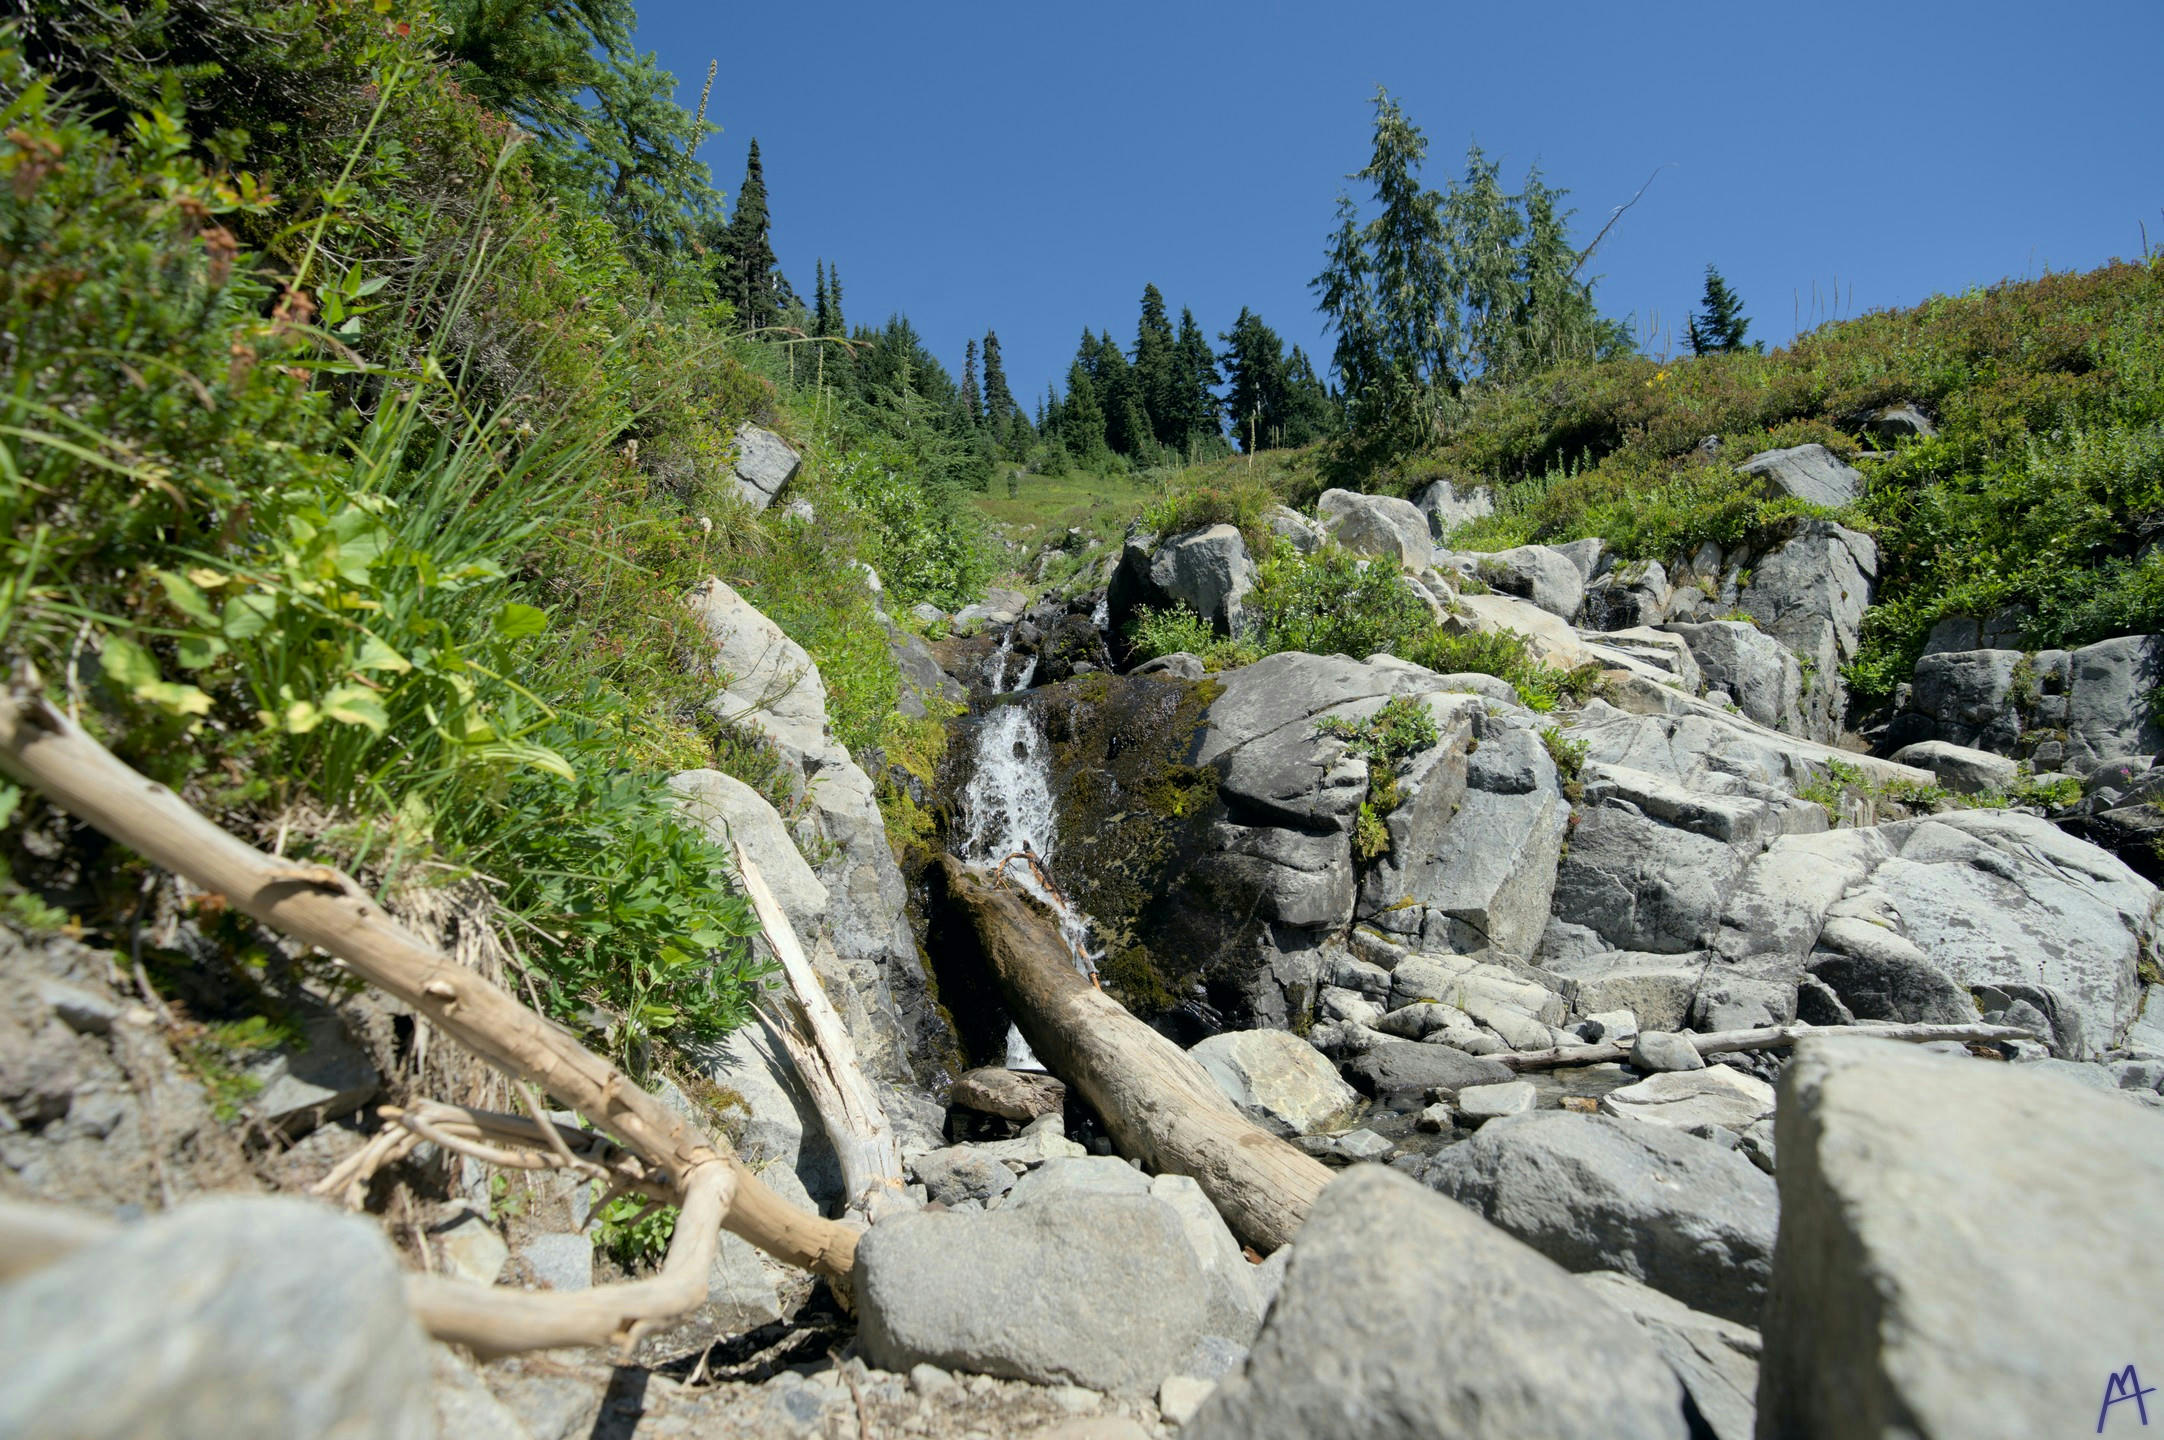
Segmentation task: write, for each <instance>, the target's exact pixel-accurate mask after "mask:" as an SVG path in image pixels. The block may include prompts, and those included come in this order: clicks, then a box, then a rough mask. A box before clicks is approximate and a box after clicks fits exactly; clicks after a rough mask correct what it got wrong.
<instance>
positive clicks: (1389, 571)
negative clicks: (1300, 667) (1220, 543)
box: [1245, 545, 1434, 660]
mask: <svg viewBox="0 0 2164 1440" xmlns="http://www.w3.org/2000/svg"><path fill="white" fill-rule="evenodd" d="M1245 603H1246V605H1247V608H1248V610H1249V611H1250V612H1251V613H1252V614H1253V615H1254V616H1255V617H1256V619H1257V620H1258V621H1259V622H1260V624H1261V626H1262V630H1263V634H1264V635H1265V636H1267V637H1268V642H1267V643H1268V648H1269V649H1270V650H1271V651H1278V650H1304V651H1307V652H1308V653H1309V654H1313V655H1350V656H1352V657H1353V658H1354V659H1356V660H1357V659H1364V658H1366V657H1367V656H1369V655H1373V654H1375V653H1377V652H1379V651H1384V650H1389V651H1393V652H1395V651H1397V650H1399V648H1400V647H1401V646H1404V645H1406V644H1408V643H1410V642H1411V641H1412V640H1413V638H1414V637H1415V636H1418V635H1421V634H1423V633H1425V632H1426V631H1427V630H1428V629H1430V628H1431V627H1432V626H1433V624H1434V618H1433V616H1432V615H1431V614H1430V613H1429V611H1428V607H1427V604H1426V602H1424V601H1423V600H1421V599H1420V597H1419V596H1417V595H1415V594H1414V593H1413V592H1412V589H1411V587H1410V586H1408V585H1407V584H1406V583H1405V580H1404V577H1403V576H1402V575H1401V574H1400V573H1399V571H1398V568H1397V566H1396V565H1395V564H1394V563H1389V562H1382V561H1372V560H1363V559H1360V558H1358V557H1356V556H1354V555H1353V554H1352V553H1351V552H1349V551H1346V550H1342V549H1340V548H1338V547H1337V546H1334V545H1331V546H1325V547H1323V549H1321V550H1319V551H1317V552H1315V553H1314V554H1312V555H1301V554H1298V553H1297V552H1294V551H1292V550H1291V549H1289V548H1288V549H1287V550H1285V551H1284V552H1283V553H1281V554H1277V555H1273V556H1271V557H1270V558H1269V559H1268V560H1265V561H1264V562H1263V563H1262V564H1261V566H1260V567H1259V569H1258V574H1257V576H1256V581H1255V589H1254V592H1253V593H1252V594H1251V595H1249V596H1248V598H1247V600H1246V602H1245Z"/></svg>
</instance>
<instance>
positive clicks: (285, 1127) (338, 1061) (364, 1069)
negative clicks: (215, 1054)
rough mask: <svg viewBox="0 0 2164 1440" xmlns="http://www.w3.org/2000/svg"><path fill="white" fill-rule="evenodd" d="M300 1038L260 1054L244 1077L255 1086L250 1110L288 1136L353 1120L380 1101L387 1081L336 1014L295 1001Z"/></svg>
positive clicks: (246, 1067) (322, 1007)
mask: <svg viewBox="0 0 2164 1440" xmlns="http://www.w3.org/2000/svg"><path fill="white" fill-rule="evenodd" d="M291 1008H292V1010H293V1012H294V1015H295V1018H296V1019H297V1021H298V1026H297V1028H298V1029H299V1032H300V1033H299V1035H298V1037H297V1038H296V1039H295V1040H294V1041H293V1042H291V1043H288V1044H282V1045H279V1046H277V1047H276V1048H275V1049H272V1050H268V1051H264V1052H261V1053H260V1054H259V1055H258V1056H257V1058H255V1059H254V1060H253V1061H251V1062H250V1063H248V1064H247V1065H246V1066H245V1067H244V1070H243V1073H244V1074H246V1075H247V1077H248V1078H249V1079H250V1080H251V1081H253V1082H254V1083H255V1086H256V1089H255V1093H254V1094H252V1095H250V1096H249V1097H248V1109H249V1111H250V1112H251V1113H253V1114H255V1115H257V1116H260V1117H261V1118H262V1119H264V1120H265V1121H267V1122H269V1123H270V1124H271V1125H273V1126H275V1127H276V1128H277V1129H278V1130H280V1131H282V1132H283V1133H285V1134H287V1135H300V1134H305V1133H306V1132H307V1131H310V1130H313V1129H314V1128H315V1127H316V1126H318V1125H320V1124H322V1123H323V1122H324V1121H326V1120H336V1119H338V1118H339V1117H340V1116H344V1115H350V1114H352V1113H353V1112H354V1111H356V1110H358V1109H360V1108H361V1107H362V1106H363V1105H365V1104H367V1103H368V1102H369V1101H370V1100H372V1099H374V1098H375V1096H376V1091H377V1090H378V1089H380V1088H381V1086H382V1080H383V1077H382V1076H380V1075H378V1074H377V1073H376V1066H375V1062H374V1061H372V1060H370V1059H369V1058H368V1052H367V1051H366V1050H364V1049H362V1048H361V1046H360V1045H359V1043H358V1042H356V1041H355V1040H354V1038H353V1036H352V1035H351V1034H350V1033H348V1032H347V1030H346V1024H345V1021H344V1020H342V1019H340V1018H339V1015H338V1012H337V1011H336V1010H333V1009H331V1008H330V1007H329V1006H327V1005H323V1004H319V1003H317V1002H316V1001H314V1000H309V999H298V998H297V999H295V1000H294V1001H293V1002H292V1006H291Z"/></svg>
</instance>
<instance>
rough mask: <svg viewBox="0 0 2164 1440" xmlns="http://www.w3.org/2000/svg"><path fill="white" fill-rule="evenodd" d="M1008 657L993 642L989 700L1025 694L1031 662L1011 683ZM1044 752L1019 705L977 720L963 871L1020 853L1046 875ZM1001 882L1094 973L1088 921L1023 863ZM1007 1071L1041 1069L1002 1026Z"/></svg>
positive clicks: (966, 793) (1048, 789)
mask: <svg viewBox="0 0 2164 1440" xmlns="http://www.w3.org/2000/svg"><path fill="white" fill-rule="evenodd" d="M1013 658H1014V638H1013V636H1012V635H1011V634H1010V635H1008V636H1006V637H1004V638H1002V639H1001V641H1000V644H999V649H998V650H997V651H996V652H994V653H993V655H992V656H991V657H990V658H989V659H988V660H987V661H986V662H985V676H986V678H987V679H988V680H990V681H991V683H992V688H993V690H994V692H995V693H997V694H1002V695H1011V694H1013V693H1014V692H1016V691H1018V690H1022V689H1025V688H1027V687H1028V685H1029V682H1030V680H1031V678H1032V677H1033V676H1034V675H1035V674H1036V670H1037V661H1036V658H1035V657H1034V656H1032V657H1030V658H1029V659H1027V660H1025V661H1023V663H1022V667H1021V669H1020V670H1019V671H1018V672H1017V673H1016V675H1015V678H1014V680H1013V682H1012V683H1011V684H1010V683H1008V680H1007V669H1008V666H1009V664H1010V663H1011V662H1012V660H1013ZM1051 760H1052V757H1051V751H1050V748H1049V747H1048V746H1047V745H1046V744H1045V738H1044V733H1043V732H1042V731H1041V730H1039V729H1038V728H1037V717H1036V714H1035V712H1033V711H1032V710H1031V709H1030V707H1029V706H1027V705H1001V706H999V707H997V708H996V709H994V710H993V711H992V712H991V714H989V715H987V716H985V718H984V723H983V724H981V725H980V726H978V728H977V754H976V764H975V766H974V767H973V770H972V773H971V774H970V777H969V784H968V786H967V787H966V788H964V790H963V791H962V810H963V814H964V817H965V820H966V828H965V831H964V834H963V839H962V852H961V858H962V859H963V860H964V861H966V862H967V863H969V864H971V865H979V866H983V867H986V868H990V867H992V866H994V865H997V864H999V863H1000V862H1001V861H1002V860H1006V859H1007V857H1009V856H1010V855H1015V854H1017V853H1019V852H1022V851H1024V850H1027V851H1029V852H1031V853H1034V854H1035V855H1036V857H1037V862H1038V864H1040V865H1043V866H1045V867H1046V869H1047V870H1048V871H1049V869H1050V866H1051V862H1052V846H1053V843H1054V841H1055V839H1056V834H1055V829H1056V827H1055V825H1054V821H1053V814H1052V779H1051ZM1005 875H1006V879H1007V881H1008V883H1010V884H1013V885H1017V886H1020V887H1021V888H1022V889H1024V890H1026V891H1028V892H1029V893H1030V894H1032V895H1034V896H1036V897H1037V898H1038V899H1039V900H1042V901H1043V902H1044V903H1045V904H1046V905H1047V906H1049V907H1050V908H1051V910H1052V913H1053V914H1054V915H1056V916H1058V917H1059V928H1060V935H1061V937H1062V938H1063V939H1065V940H1066V942H1067V946H1068V948H1069V949H1070V950H1071V951H1073V952H1074V954H1075V955H1076V956H1078V957H1088V959H1087V961H1086V962H1085V961H1084V960H1082V959H1077V961H1076V964H1075V968H1076V969H1078V970H1080V971H1082V973H1083V974H1085V975H1086V974H1089V973H1091V971H1092V970H1094V969H1095V960H1096V951H1095V949H1094V947H1093V946H1092V945H1091V942H1090V932H1089V920H1088V918H1087V917H1086V916H1084V915H1083V914H1082V912H1081V911H1079V910H1077V909H1075V908H1074V907H1073V906H1071V905H1069V904H1068V903H1067V902H1066V900H1065V899H1063V898H1062V897H1061V896H1059V895H1058V894H1056V893H1054V892H1053V891H1052V890H1051V889H1050V887H1048V886H1047V885H1046V884H1045V883H1044V882H1043V881H1042V880H1040V879H1039V878H1038V876H1037V873H1036V871H1035V870H1034V869H1033V868H1032V867H1031V866H1030V864H1029V863H1028V862H1027V861H1026V860H1015V861H1013V862H1012V863H1010V864H1008V865H1007V867H1006V870H1005ZM1007 1068H1009V1069H1010V1070H1022V1069H1028V1070H1042V1069H1043V1068H1044V1066H1043V1064H1042V1063H1041V1062H1040V1061H1039V1060H1038V1059H1037V1057H1036V1056H1035V1055H1033V1054H1031V1053H1030V1048H1029V1042H1028V1041H1026V1040H1024V1039H1023V1038H1022V1032H1021V1031H1019V1030H1017V1029H1015V1028H1014V1027H1013V1026H1012V1025H1010V1026H1008V1027H1007Z"/></svg>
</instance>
